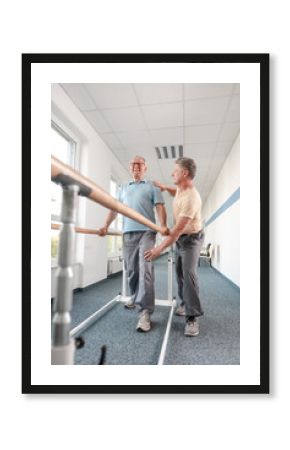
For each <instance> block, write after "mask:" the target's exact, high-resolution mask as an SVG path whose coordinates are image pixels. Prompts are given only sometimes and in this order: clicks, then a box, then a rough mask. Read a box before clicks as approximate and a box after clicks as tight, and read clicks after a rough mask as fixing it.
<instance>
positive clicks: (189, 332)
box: [184, 320, 199, 336]
mask: <svg viewBox="0 0 290 450" xmlns="http://www.w3.org/2000/svg"><path fill="white" fill-rule="evenodd" d="M184 335H185V336H198V335H199V323H198V322H197V321H196V320H188V321H187V322H186V324H185V329H184Z"/></svg>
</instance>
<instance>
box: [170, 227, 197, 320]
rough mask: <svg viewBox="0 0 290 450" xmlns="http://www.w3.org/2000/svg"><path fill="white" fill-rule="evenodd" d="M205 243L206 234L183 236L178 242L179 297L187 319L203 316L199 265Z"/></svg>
mask: <svg viewBox="0 0 290 450" xmlns="http://www.w3.org/2000/svg"><path fill="white" fill-rule="evenodd" d="M203 241H204V232H203V231H200V232H199V233H196V234H189V235H181V236H180V237H179V239H178V240H177V241H176V253H175V269H176V277H177V284H178V295H179V298H180V299H181V304H182V305H184V306H185V315H186V317H192V316H194V317H198V316H202V315H203V310H202V307H201V304H200V298H199V284H198V278H197V265H198V258H199V254H200V250H201V247H202V244H203Z"/></svg>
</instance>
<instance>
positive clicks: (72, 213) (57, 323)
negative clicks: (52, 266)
mask: <svg viewBox="0 0 290 450" xmlns="http://www.w3.org/2000/svg"><path fill="white" fill-rule="evenodd" d="M78 191H79V187H78V186H76V185H70V186H67V187H65V188H63V195H62V208H61V222H62V227H61V231H60V236H59V250H58V271H57V278H56V280H57V294H56V299H55V304H54V310H53V313H54V314H53V319H52V350H51V363H52V364H74V352H75V341H74V339H73V338H72V337H71V336H70V328H71V315H70V312H71V309H72V296H73V269H72V264H73V258H74V248H75V222H76V201H77V195H78Z"/></svg>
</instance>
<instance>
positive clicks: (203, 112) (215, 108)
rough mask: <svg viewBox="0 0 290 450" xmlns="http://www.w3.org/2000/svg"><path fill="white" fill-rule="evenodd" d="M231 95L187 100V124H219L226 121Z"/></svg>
mask: <svg viewBox="0 0 290 450" xmlns="http://www.w3.org/2000/svg"><path fill="white" fill-rule="evenodd" d="M229 100H230V97H220V98H214V99H203V100H195V101H186V102H185V126H189V125H204V124H218V123H222V122H223V121H224V117H225V113H226V111H227V107H228V103H229Z"/></svg>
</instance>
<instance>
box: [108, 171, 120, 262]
mask: <svg viewBox="0 0 290 450" xmlns="http://www.w3.org/2000/svg"><path fill="white" fill-rule="evenodd" d="M110 194H111V196H112V197H114V198H117V196H118V184H117V183H116V181H114V180H111V182H110ZM122 226H123V217H122V216H121V214H118V215H117V217H116V219H115V220H114V222H112V224H111V226H110V228H112V229H113V230H118V231H122ZM122 248H123V240H122V236H108V256H111V257H112V256H121V255H122Z"/></svg>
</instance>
